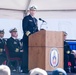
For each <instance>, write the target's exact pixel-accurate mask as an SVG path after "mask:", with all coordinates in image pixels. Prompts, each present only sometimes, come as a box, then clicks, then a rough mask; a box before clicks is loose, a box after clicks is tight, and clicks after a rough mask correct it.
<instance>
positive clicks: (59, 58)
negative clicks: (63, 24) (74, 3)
mask: <svg viewBox="0 0 76 75" xmlns="http://www.w3.org/2000/svg"><path fill="white" fill-rule="evenodd" d="M63 36H64V33H63V32H61V31H46V30H41V31H39V32H36V33H34V34H32V35H30V36H29V60H28V61H29V70H31V69H33V68H37V67H39V68H42V69H44V70H46V71H53V70H54V69H55V68H63V67H64V53H63V39H64V38H63Z"/></svg>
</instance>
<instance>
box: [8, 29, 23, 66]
mask: <svg viewBox="0 0 76 75" xmlns="http://www.w3.org/2000/svg"><path fill="white" fill-rule="evenodd" d="M10 33H11V37H10V38H9V39H7V48H8V50H9V55H10V57H19V58H21V60H22V55H23V50H21V46H20V41H19V40H18V39H17V37H18V33H17V29H16V28H14V29H11V30H10ZM15 65H16V62H14V65H13V66H15Z"/></svg>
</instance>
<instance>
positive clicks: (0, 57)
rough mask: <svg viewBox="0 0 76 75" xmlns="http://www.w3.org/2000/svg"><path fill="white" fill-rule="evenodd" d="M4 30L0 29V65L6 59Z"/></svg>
mask: <svg viewBox="0 0 76 75" xmlns="http://www.w3.org/2000/svg"><path fill="white" fill-rule="evenodd" d="M3 37H4V30H0V65H1V64H2V63H3V62H4V61H5V60H6V53H5V49H4V46H5V44H6V41H5V39H4V38H3Z"/></svg>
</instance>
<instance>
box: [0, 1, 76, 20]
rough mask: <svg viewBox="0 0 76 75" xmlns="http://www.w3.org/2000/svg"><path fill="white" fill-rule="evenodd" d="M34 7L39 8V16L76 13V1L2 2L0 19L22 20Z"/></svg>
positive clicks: (0, 4)
mask: <svg viewBox="0 0 76 75" xmlns="http://www.w3.org/2000/svg"><path fill="white" fill-rule="evenodd" d="M32 5H34V6H36V7H37V10H38V14H37V16H38V15H39V12H42V13H43V12H44V14H45V13H46V12H52V11H53V12H54V11H65V10H66V11H67V10H69V11H76V0H0V18H14V19H22V18H23V16H24V15H25V14H26V13H27V12H26V11H27V10H28V8H29V7H30V6H32ZM49 14H50V13H49ZM45 16H47V15H45Z"/></svg>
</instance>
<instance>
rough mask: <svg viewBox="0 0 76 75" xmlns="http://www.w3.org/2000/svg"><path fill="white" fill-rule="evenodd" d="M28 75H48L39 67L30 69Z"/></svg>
mask: <svg viewBox="0 0 76 75" xmlns="http://www.w3.org/2000/svg"><path fill="white" fill-rule="evenodd" d="M30 75H48V74H47V72H46V71H45V70H43V69H41V68H35V69H32V70H30Z"/></svg>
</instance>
